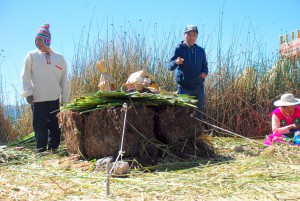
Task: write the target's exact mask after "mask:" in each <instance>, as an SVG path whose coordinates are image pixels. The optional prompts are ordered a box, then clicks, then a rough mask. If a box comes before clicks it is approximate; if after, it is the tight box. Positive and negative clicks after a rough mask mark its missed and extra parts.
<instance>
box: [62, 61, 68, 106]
mask: <svg viewBox="0 0 300 201" xmlns="http://www.w3.org/2000/svg"><path fill="white" fill-rule="evenodd" d="M62 59H63V61H62V62H63V75H62V79H61V83H60V86H61V88H62V94H61V104H62V105H66V104H67V103H68V102H69V101H70V85H69V82H68V70H67V63H66V61H65V59H64V58H62Z"/></svg>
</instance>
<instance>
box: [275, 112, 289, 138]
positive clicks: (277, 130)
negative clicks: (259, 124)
mask: <svg viewBox="0 0 300 201" xmlns="http://www.w3.org/2000/svg"><path fill="white" fill-rule="evenodd" d="M293 126H294V125H293V124H291V125H287V126H283V127H280V120H279V118H278V117H277V116H276V115H275V114H273V115H272V131H273V133H274V134H286V133H289V132H290V129H292V128H293Z"/></svg>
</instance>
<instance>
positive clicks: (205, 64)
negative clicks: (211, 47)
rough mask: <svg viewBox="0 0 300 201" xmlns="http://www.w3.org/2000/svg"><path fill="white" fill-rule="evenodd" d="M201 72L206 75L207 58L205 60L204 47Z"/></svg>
mask: <svg viewBox="0 0 300 201" xmlns="http://www.w3.org/2000/svg"><path fill="white" fill-rule="evenodd" d="M202 72H204V73H205V74H206V75H207V74H208V63H207V60H206V53H205V50H204V49H203V62H202ZM202 72H201V73H202Z"/></svg>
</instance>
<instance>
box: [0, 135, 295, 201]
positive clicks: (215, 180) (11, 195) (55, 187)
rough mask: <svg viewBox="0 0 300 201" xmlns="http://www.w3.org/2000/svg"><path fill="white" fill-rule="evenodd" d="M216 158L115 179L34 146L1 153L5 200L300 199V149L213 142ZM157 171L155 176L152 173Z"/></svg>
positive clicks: (242, 141) (236, 141) (233, 140)
mask: <svg viewBox="0 0 300 201" xmlns="http://www.w3.org/2000/svg"><path fill="white" fill-rule="evenodd" d="M210 142H211V143H212V145H213V146H214V148H215V150H216V153H217V154H218V156H217V157H215V158H210V159H199V158H198V159H195V160H190V161H185V162H179V161H178V162H169V163H166V162H165V163H161V164H158V165H156V166H153V167H143V168H141V169H131V171H130V173H129V174H128V177H126V178H116V177H115V178H111V180H110V182H111V185H110V196H106V185H105V171H96V170H95V169H94V166H93V164H94V161H82V160H79V159H78V157H77V156H69V155H67V154H66V152H65V148H64V147H61V149H60V150H59V153H58V154H49V155H46V156H41V155H38V154H35V153H34V152H33V151H32V149H31V147H25V149H23V150H19V151H18V150H17V148H16V147H12V148H6V149H0V172H1V173H0V198H1V200H299V199H300V195H299V190H300V185H299V180H300V176H299V172H300V160H299V153H300V152H299V148H298V147H291V146H287V145H276V146H273V147H264V146H263V145H262V143H261V141H255V140H247V139H238V138H225V137H213V138H212V139H211V140H210ZM153 170H155V171H153Z"/></svg>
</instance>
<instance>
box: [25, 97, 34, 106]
mask: <svg viewBox="0 0 300 201" xmlns="http://www.w3.org/2000/svg"><path fill="white" fill-rule="evenodd" d="M26 101H27V103H29V104H30V105H32V104H33V96H32V95H31V96H27V97H26Z"/></svg>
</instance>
